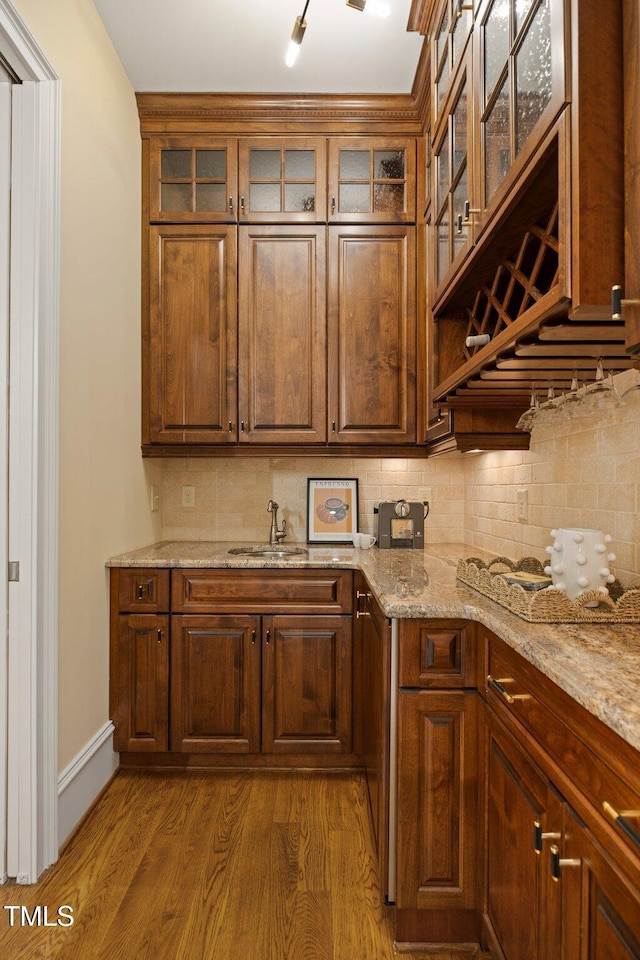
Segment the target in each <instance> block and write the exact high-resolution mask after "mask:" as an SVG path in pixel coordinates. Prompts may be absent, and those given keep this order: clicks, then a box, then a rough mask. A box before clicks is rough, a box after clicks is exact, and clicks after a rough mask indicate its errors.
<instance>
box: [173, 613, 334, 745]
mask: <svg viewBox="0 0 640 960" xmlns="http://www.w3.org/2000/svg"><path fill="white" fill-rule="evenodd" d="M170 749H171V750H173V751H180V752H182V753H260V752H262V753H332V752H336V753H348V752H350V750H351V619H350V618H349V617H341V616H335V617H334V616H327V617H319V616H296V615H293V616H286V615H282V616H272V617H259V616H240V615H235V614H226V615H222V616H212V615H205V616H176V615H174V616H173V617H172V623H171V744H170Z"/></svg>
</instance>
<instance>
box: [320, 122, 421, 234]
mask: <svg viewBox="0 0 640 960" xmlns="http://www.w3.org/2000/svg"><path fill="white" fill-rule="evenodd" d="M328 201H329V212H328V218H329V222H330V223H414V222H415V219H416V142H415V139H413V138H389V137H381V138H369V137H349V138H346V137H335V138H332V139H331V140H330V141H329V195H328Z"/></svg>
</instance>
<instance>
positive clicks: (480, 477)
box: [465, 370, 640, 582]
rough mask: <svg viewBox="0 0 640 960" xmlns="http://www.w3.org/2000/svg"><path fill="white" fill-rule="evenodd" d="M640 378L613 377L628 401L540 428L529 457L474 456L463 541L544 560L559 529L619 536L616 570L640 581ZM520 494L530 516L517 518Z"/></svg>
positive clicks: (615, 545)
mask: <svg viewBox="0 0 640 960" xmlns="http://www.w3.org/2000/svg"><path fill="white" fill-rule="evenodd" d="M639 379H640V378H639V377H638V374H637V373H636V372H635V371H633V370H631V371H628V372H626V373H623V374H619V375H618V376H617V377H615V378H614V383H615V386H616V388H617V390H618V392H619V394H620V395H623V394H624V401H623V403H622V404H620V405H613V406H611V407H610V408H609V409H605V410H601V411H596V410H593V409H591V408H590V406H589V402H588V400H587V401H586V402H585V403H584V405H583V406H582V409H581V411H580V410H579V409H578V405H577V404H576V413H579V412H582V413H583V414H585V413H586V415H584V416H581V417H580V418H576V417H572V418H571V419H569V420H567V419H566V418H565V417H564V416H563V415H562V406H560V407H559V408H558V410H557V411H556V412H555V413H554V414H553V415H552V416H551V417H550V419H549V421H548V423H546V424H545V423H542V424H540V425H539V426H534V428H533V432H532V435H531V447H530V449H529V450H528V451H523V452H517V453H516V452H511V453H507V452H500V453H482V454H476V455H473V456H472V457H470V458H469V459H468V461H467V462H466V464H465V466H466V467H467V474H466V519H465V531H466V536H465V540H466V542H467V543H468V544H470V545H472V546H476V547H481V548H484V549H486V550H489V551H491V552H492V553H497V554H502V555H505V556H508V557H512V558H514V559H517V558H520V557H522V556H526V555H531V556H536V557H538V558H539V559H543V558H544V557H545V552H544V551H545V547H546V546H547V545H548V544H550V543H551V536H550V531H551V530H552V529H553V528H556V527H586V528H590V529H594V528H595V529H597V530H602V532H603V533H610V534H611V536H612V537H613V543H612V548H613V550H614V552H615V553H616V555H617V560H616V562H615V563H613V564H612V567H613V569H614V571H615V573H616V574H617V575H618V576H619V577H620V579H621V580H623V582H625V581H626V582H629V581H633V582H636V581H637V579H638V576H639V575H640V516H639V511H640V390H639V389H632V390H631V392H626V391H628V390H629V389H630V388H632V387H633V386H634V384H636V383H637V382H638V380H639ZM518 490H526V491H527V496H528V517H527V519H526V520H518V513H517V496H518Z"/></svg>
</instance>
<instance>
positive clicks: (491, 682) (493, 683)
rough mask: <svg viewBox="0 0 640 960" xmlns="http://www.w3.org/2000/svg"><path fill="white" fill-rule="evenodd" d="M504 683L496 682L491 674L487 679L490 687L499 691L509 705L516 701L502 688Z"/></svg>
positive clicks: (502, 681) (501, 681)
mask: <svg viewBox="0 0 640 960" xmlns="http://www.w3.org/2000/svg"><path fill="white" fill-rule="evenodd" d="M504 682H505V681H504V680H495V679H494V678H493V677H492V676H491V674H489V676H488V677H487V683H488V684H489V686H490V687H493V689H494V690H497V691H498V693H499V694H500V696H501V697H504V699H505V700H506V701H507V703H514V699H513V697H512V696H511V694H510V693H507V691H506V690H505V688H504V687H503V686H502V684H503V683H504Z"/></svg>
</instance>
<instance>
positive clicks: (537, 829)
mask: <svg viewBox="0 0 640 960" xmlns="http://www.w3.org/2000/svg"><path fill="white" fill-rule="evenodd" d="M559 839H560V834H559V833H546V832H544V831H543V830H542V824H541V823H540V821H539V820H534V821H533V849H534V850H535V852H536V853H538V854H540V853H542V841H543V840H559Z"/></svg>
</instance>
